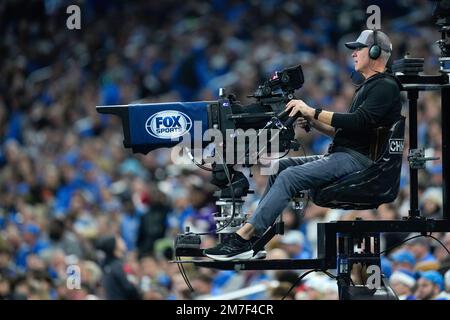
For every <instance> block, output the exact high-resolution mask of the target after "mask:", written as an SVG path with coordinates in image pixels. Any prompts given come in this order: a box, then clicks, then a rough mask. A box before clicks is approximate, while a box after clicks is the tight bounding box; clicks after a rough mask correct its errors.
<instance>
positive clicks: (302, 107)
mask: <svg viewBox="0 0 450 320" xmlns="http://www.w3.org/2000/svg"><path fill="white" fill-rule="evenodd" d="M286 110H291V112H290V113H289V117H293V116H295V115H296V114H297V113H298V112H300V113H301V114H302V117H303V118H305V119H306V120H312V119H313V118H314V112H315V109H314V108H311V107H310V106H308V105H307V104H306V103H305V102H304V101H303V100H291V101H289V102H288V104H287V105H286Z"/></svg>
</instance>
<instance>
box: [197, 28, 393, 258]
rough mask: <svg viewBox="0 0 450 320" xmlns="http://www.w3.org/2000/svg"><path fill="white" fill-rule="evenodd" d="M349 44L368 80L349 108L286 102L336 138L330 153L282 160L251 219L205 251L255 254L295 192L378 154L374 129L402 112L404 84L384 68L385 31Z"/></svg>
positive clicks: (293, 111) (387, 124) (231, 255)
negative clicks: (254, 246)
mask: <svg viewBox="0 0 450 320" xmlns="http://www.w3.org/2000/svg"><path fill="white" fill-rule="evenodd" d="M345 45H346V47H347V48H349V49H351V50H352V58H353V60H354V64H355V65H354V67H355V71H357V72H359V73H360V74H362V75H363V77H364V79H365V80H364V82H363V83H362V84H361V85H359V86H358V88H357V89H356V92H355V95H354V97H353V100H352V103H351V105H350V108H349V112H348V113H336V112H330V111H325V110H322V109H320V108H312V107H310V106H308V105H307V104H306V103H305V102H304V101H302V100H291V101H290V102H289V103H288V104H287V105H286V110H288V111H290V114H289V116H298V115H299V113H300V115H301V117H300V118H299V120H298V122H299V123H300V125H301V126H304V125H305V124H306V120H308V121H309V122H310V123H311V124H312V127H313V128H315V129H316V130H318V131H320V132H321V133H323V134H326V135H328V136H331V137H333V143H332V144H331V145H330V148H329V150H328V153H327V154H325V155H315V156H309V157H297V158H294V157H292V158H287V159H282V160H280V161H279V167H278V173H277V174H274V175H272V176H270V178H269V181H268V185H267V187H266V190H265V192H264V194H263V196H262V199H261V201H260V203H259V205H258V207H257V209H256V210H255V212H254V213H253V215H252V217H251V218H250V220H249V221H248V223H246V224H245V225H244V226H243V227H242V228H241V229H240V230H238V231H237V232H236V233H233V234H231V235H230V236H229V238H228V239H227V240H226V241H224V242H223V243H220V244H218V245H217V246H216V247H214V248H210V249H206V250H205V251H204V253H205V255H206V256H208V257H210V258H212V259H215V260H222V261H227V260H235V259H242V260H245V259H251V258H252V257H253V256H254V252H253V249H252V243H254V238H253V237H255V236H256V237H259V236H261V235H262V234H263V233H264V232H265V231H266V229H267V228H269V227H270V225H272V224H273V223H274V221H275V220H276V218H277V217H278V215H280V214H281V212H282V211H283V209H284V208H285V207H286V206H287V204H288V203H289V201H290V200H291V198H292V197H294V195H295V194H296V193H297V192H299V191H302V190H309V189H318V188H321V187H322V186H324V185H327V184H329V183H331V182H333V181H335V180H338V179H339V178H341V177H343V176H346V175H348V174H351V173H353V172H356V171H359V170H362V169H365V168H367V167H368V166H370V165H371V164H372V163H373V160H375V159H376V157H375V155H376V154H375V155H374V154H373V150H374V147H377V146H378V145H377V144H380V143H381V142H384V141H377V143H375V146H374V140H377V139H374V132H376V130H375V129H376V128H379V127H388V128H389V127H391V126H392V125H393V124H394V123H395V122H396V121H398V120H399V119H400V117H401V114H400V112H401V99H400V89H401V84H400V83H399V82H398V81H397V80H396V78H395V77H394V76H392V75H390V74H389V73H387V72H386V64H387V62H388V60H389V57H390V55H391V52H392V44H391V41H390V40H389V38H388V36H387V35H386V34H384V33H383V32H381V31H376V30H364V31H363V32H362V33H361V34H360V36H359V37H358V38H357V39H356V41H354V42H348V43H346V44H345ZM375 149H376V148H375ZM379 149H381V148H378V150H379ZM355 197H357V195H355ZM252 238H253V239H252Z"/></svg>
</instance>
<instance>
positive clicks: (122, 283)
mask: <svg viewBox="0 0 450 320" xmlns="http://www.w3.org/2000/svg"><path fill="white" fill-rule="evenodd" d="M97 248H98V249H99V250H101V251H103V253H104V255H105V257H104V262H103V272H104V275H103V280H102V283H103V286H104V288H105V295H106V298H107V299H111V300H125V299H140V293H139V291H138V288H137V283H136V280H137V279H136V278H135V277H134V275H133V270H131V269H130V268H129V266H128V265H127V264H125V262H124V261H123V258H124V256H125V253H126V245H125V242H124V241H123V239H122V238H120V237H118V236H109V237H105V238H102V239H100V240H99V243H98V246H97Z"/></svg>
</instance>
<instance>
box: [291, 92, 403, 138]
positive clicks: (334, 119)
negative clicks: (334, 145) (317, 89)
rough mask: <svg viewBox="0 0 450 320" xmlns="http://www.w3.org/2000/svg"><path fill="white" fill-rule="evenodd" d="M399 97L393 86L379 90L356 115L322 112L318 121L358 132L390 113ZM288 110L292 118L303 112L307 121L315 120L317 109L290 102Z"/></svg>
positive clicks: (300, 101)
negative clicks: (394, 100) (393, 103)
mask: <svg viewBox="0 0 450 320" xmlns="http://www.w3.org/2000/svg"><path fill="white" fill-rule="evenodd" d="M397 96H398V88H394V87H393V86H384V87H381V88H377V89H376V90H373V91H372V92H371V94H370V95H369V96H368V98H367V99H366V100H365V101H364V102H363V104H361V106H360V107H359V108H358V109H357V110H356V111H355V112H354V113H335V112H330V111H322V112H321V113H320V114H319V117H318V119H317V120H318V121H320V122H321V123H323V124H325V125H329V126H332V127H334V128H342V129H346V130H355V131H358V130H361V129H363V128H368V127H370V126H372V125H374V124H375V123H377V122H378V121H379V120H380V119H381V118H382V117H383V116H384V115H385V114H386V112H388V111H389V108H390V106H391V101H392V100H393V99H395V98H396V97H397ZM286 109H287V110H289V109H290V110H291V113H290V114H289V116H290V117H292V116H294V115H295V114H297V113H298V112H301V114H302V115H303V117H304V118H305V119H307V120H309V121H312V120H314V114H315V109H314V108H311V107H310V106H308V105H307V104H306V103H305V102H303V101H302V100H291V101H289V103H288V104H287V105H286Z"/></svg>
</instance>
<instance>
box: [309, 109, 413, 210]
mask: <svg viewBox="0 0 450 320" xmlns="http://www.w3.org/2000/svg"><path fill="white" fill-rule="evenodd" d="M404 132H405V117H403V116H402V117H401V119H400V120H398V121H397V122H396V123H394V124H393V125H392V127H391V128H390V130H389V131H388V132H387V137H386V139H385V143H384V146H383V148H382V149H381V154H380V155H379V156H378V157H377V158H375V159H376V160H375V161H374V163H373V164H372V165H371V166H370V167H368V168H367V169H364V170H361V171H357V172H354V173H352V174H349V175H347V176H345V177H343V178H341V179H339V180H337V181H335V182H332V183H331V184H329V185H327V186H325V187H323V188H321V189H318V190H312V192H311V195H312V200H313V201H314V203H315V204H317V205H318V206H321V207H327V208H338V209H346V210H364V209H375V208H378V206H379V205H380V204H382V203H388V202H392V201H394V199H395V198H396V197H397V194H398V190H399V187H400V171H401V166H402V154H403V141H404Z"/></svg>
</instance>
